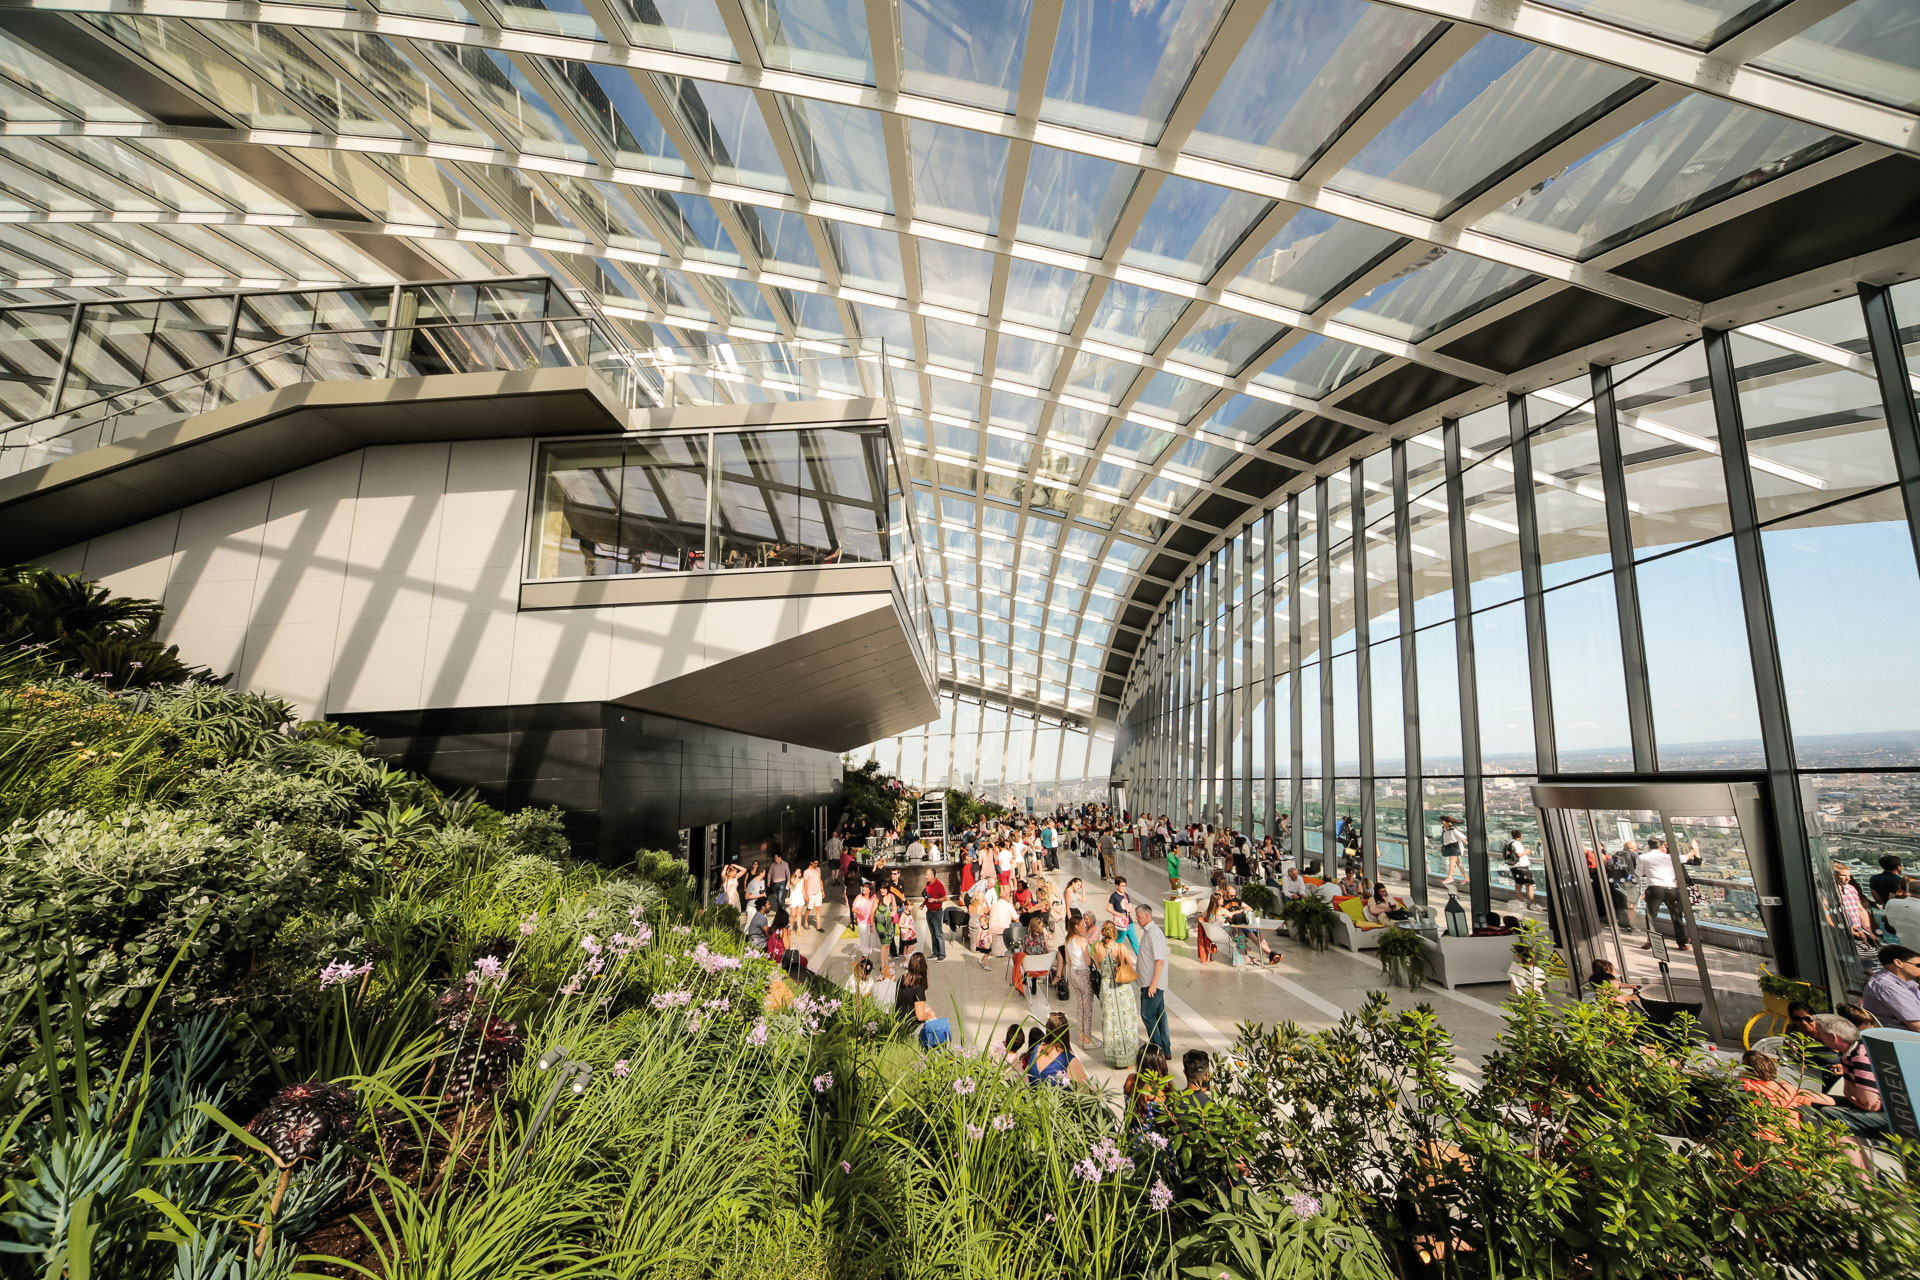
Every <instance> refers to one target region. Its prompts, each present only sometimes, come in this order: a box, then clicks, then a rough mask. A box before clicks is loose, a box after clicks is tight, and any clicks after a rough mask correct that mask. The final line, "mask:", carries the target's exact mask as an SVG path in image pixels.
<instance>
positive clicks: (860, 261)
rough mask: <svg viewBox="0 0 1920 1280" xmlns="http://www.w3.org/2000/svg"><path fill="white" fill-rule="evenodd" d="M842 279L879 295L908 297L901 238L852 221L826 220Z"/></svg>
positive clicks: (824, 225) (828, 234) (828, 237)
mask: <svg viewBox="0 0 1920 1280" xmlns="http://www.w3.org/2000/svg"><path fill="white" fill-rule="evenodd" d="M820 225H821V226H823V227H825V228H826V232H827V240H828V241H829V242H830V243H831V244H832V245H833V252H834V257H836V258H838V259H839V260H840V276H841V279H842V280H844V281H845V282H846V283H847V284H850V285H853V286H854V287H855V288H859V289H871V290H873V291H874V292H875V293H884V294H889V295H891V296H893V297H896V298H898V297H904V296H905V293H906V289H905V277H906V269H905V268H904V267H902V266H901V265H900V237H899V236H897V235H895V234H894V233H893V232H891V231H877V230H875V229H874V228H872V227H862V226H858V225H856V224H854V223H851V222H838V221H834V220H832V219H827V220H823V221H822V222H821V224H820Z"/></svg>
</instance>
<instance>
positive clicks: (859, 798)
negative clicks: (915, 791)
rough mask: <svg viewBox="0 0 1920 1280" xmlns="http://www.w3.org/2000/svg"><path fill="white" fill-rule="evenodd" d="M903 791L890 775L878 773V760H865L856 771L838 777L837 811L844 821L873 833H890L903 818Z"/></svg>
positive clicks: (905, 802)
mask: <svg viewBox="0 0 1920 1280" xmlns="http://www.w3.org/2000/svg"><path fill="white" fill-rule="evenodd" d="M907 804H908V802H907V793H906V788H904V787H902V786H901V785H900V780H899V779H898V778H896V777H894V776H893V775H892V774H889V773H886V772H884V771H882V770H881V768H880V762H879V761H878V760H868V761H866V762H865V763H864V764H862V765H861V766H860V767H859V768H857V769H855V768H851V767H849V768H846V769H844V770H842V772H841V778H840V812H841V817H842V820H843V821H847V822H851V823H853V824H854V825H856V826H865V827H867V828H868V829H870V830H874V831H886V830H891V829H892V828H893V827H895V826H897V825H899V824H900V823H901V822H902V821H903V820H904V818H905V817H906V810H907Z"/></svg>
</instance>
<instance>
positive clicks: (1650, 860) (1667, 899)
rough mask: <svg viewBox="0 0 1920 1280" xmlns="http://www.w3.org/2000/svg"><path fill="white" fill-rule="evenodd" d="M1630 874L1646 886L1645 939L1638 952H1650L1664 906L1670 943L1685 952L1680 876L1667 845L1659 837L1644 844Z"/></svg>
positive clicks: (1685, 931)
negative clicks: (1670, 927) (1669, 923)
mask: <svg viewBox="0 0 1920 1280" xmlns="http://www.w3.org/2000/svg"><path fill="white" fill-rule="evenodd" d="M1633 874H1634V875H1636V876H1638V877H1639V878H1640V880H1641V882H1642V883H1644V884H1645V885H1646V886H1647V896H1646V899H1645V902H1646V916H1647V940H1646V941H1645V942H1643V943H1641V944H1640V949H1641V950H1642V951H1651V950H1653V930H1654V925H1655V922H1656V921H1657V920H1658V919H1659V916H1660V908H1661V907H1662V906H1665V907H1666V909H1667V915H1668V916H1669V917H1671V918H1672V920H1673V940H1674V944H1675V945H1676V946H1677V947H1678V948H1679V949H1680V950H1682V951H1685V950H1686V949H1687V918H1686V916H1685V915H1684V914H1682V908H1681V906H1680V877H1679V874H1678V872H1677V871H1676V869H1675V867H1674V865H1673V855H1671V854H1669V853H1668V852H1667V842H1666V840H1665V839H1664V838H1663V837H1661V836H1654V837H1652V838H1650V839H1649V840H1648V841H1647V848H1646V852H1645V853H1642V854H1641V855H1640V856H1639V858H1637V859H1636V860H1635V861H1634V864H1633Z"/></svg>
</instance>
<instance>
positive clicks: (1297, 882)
mask: <svg viewBox="0 0 1920 1280" xmlns="http://www.w3.org/2000/svg"><path fill="white" fill-rule="evenodd" d="M1312 892H1313V886H1312V885H1310V884H1308V883H1307V882H1306V881H1305V880H1304V879H1302V878H1301V876H1300V868H1298V867H1288V868H1287V874H1286V875H1285V876H1284V877H1283V878H1282V879H1281V881H1280V896H1281V897H1283V898H1304V897H1306V896H1307V895H1308V894H1309V893H1312Z"/></svg>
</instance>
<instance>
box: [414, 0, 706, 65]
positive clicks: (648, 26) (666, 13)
mask: <svg viewBox="0 0 1920 1280" xmlns="http://www.w3.org/2000/svg"><path fill="white" fill-rule="evenodd" d="M426 2H427V3H435V2H437V0H426ZM611 5H612V8H613V11H614V13H615V14H617V15H618V16H619V18H620V20H621V21H622V22H623V23H625V24H626V28H627V39H629V40H631V41H633V42H634V43H635V44H642V45H647V46H649V47H651V48H655V49H671V50H673V51H674V52H676V53H697V54H699V55H701V56H702V57H706V58H720V59H723V60H725V61H727V62H738V61H740V55H739V54H738V53H737V52H736V51H735V50H734V47H733V39H732V37H730V36H729V35H728V34H727V24H726V23H724V22H722V21H721V20H720V11H719V10H718V9H717V8H715V7H714V0H611Z"/></svg>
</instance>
